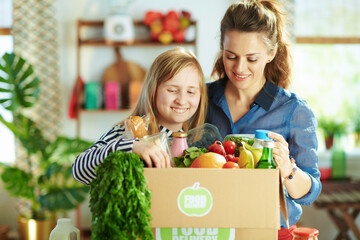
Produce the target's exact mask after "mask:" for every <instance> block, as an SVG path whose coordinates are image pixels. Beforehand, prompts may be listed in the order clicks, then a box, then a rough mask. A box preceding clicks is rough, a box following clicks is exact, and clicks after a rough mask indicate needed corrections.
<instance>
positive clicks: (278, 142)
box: [268, 132, 292, 177]
mask: <svg viewBox="0 0 360 240" xmlns="http://www.w3.org/2000/svg"><path fill="white" fill-rule="evenodd" d="M268 137H269V138H272V139H274V140H275V145H274V148H273V158H274V161H275V163H276V165H277V166H278V167H279V168H280V174H281V176H282V177H287V176H289V175H290V174H291V171H292V170H291V169H292V166H291V161H290V157H289V156H290V151H289V144H288V143H287V142H286V141H285V139H284V138H283V136H281V135H280V134H277V133H274V132H269V133H268Z"/></svg>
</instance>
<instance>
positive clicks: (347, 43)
mask: <svg viewBox="0 0 360 240" xmlns="http://www.w3.org/2000/svg"><path fill="white" fill-rule="evenodd" d="M359 10H360V1H358V0H343V1H337V0H318V1H312V0H295V17H294V33H295V36H296V44H295V46H294V49H293V51H292V53H293V59H294V65H293V66H294V69H293V70H294V74H293V76H294V79H293V83H292V85H291V89H290V90H292V91H294V92H296V93H298V94H299V95H301V96H302V97H303V98H305V99H306V100H307V102H308V103H309V105H310V107H311V108H312V110H313V111H314V113H315V115H316V116H317V118H319V117H320V116H325V117H328V118H333V119H335V120H336V121H340V122H344V123H346V124H347V126H348V130H350V131H352V126H353V124H354V121H353V119H355V117H356V114H358V115H359V114H360V113H359V106H358V103H359V102H360V95H359V92H360V68H359V63H360V24H359V22H360V15H359V14H358V12H359ZM350 131H349V132H350ZM319 144H320V146H321V144H322V142H319Z"/></svg>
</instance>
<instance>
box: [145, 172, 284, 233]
mask: <svg viewBox="0 0 360 240" xmlns="http://www.w3.org/2000/svg"><path fill="white" fill-rule="evenodd" d="M144 173H145V176H146V178H147V179H148V187H149V189H150V191H151V192H152V200H151V202H152V206H151V210H150V213H151V215H152V217H153V219H152V227H153V228H154V232H155V234H156V239H157V240H160V239H161V240H168V239H169V240H192V239H194V240H195V239H204V240H205V239H219V240H225V239H236V240H238V239H247V240H248V239H251V240H258V239H259V240H260V239H261V240H262V239H266V240H270V239H274V240H276V239H277V232H278V229H279V228H280V208H282V212H283V214H285V215H286V218H285V219H287V214H286V204H285V199H284V195H283V188H282V184H280V183H281V180H280V177H279V176H280V175H279V170H278V169H274V170H268V169H205V168H200V169H199V168H197V169H195V168H191V169H190V168H187V169H184V168H172V169H154V168H145V169H144ZM166 228H168V229H166ZM169 228H170V229H169ZM172 228H174V229H172ZM220 232H221V233H220ZM161 234H163V236H161ZM216 234H220V235H216ZM221 234H223V235H221ZM224 236H226V237H224ZM228 236H229V238H228Z"/></svg>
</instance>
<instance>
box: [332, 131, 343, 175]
mask: <svg viewBox="0 0 360 240" xmlns="http://www.w3.org/2000/svg"><path fill="white" fill-rule="evenodd" d="M331 178H332V179H344V178H346V154H345V151H344V149H343V147H342V146H341V135H340V134H335V136H334V145H333V147H332V150H331Z"/></svg>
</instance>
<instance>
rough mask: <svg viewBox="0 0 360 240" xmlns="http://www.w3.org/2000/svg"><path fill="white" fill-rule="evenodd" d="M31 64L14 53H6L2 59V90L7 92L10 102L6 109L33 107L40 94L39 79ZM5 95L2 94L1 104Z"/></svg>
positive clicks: (0, 62) (0, 65)
mask: <svg viewBox="0 0 360 240" xmlns="http://www.w3.org/2000/svg"><path fill="white" fill-rule="evenodd" d="M33 73H34V70H33V67H32V65H31V64H29V63H27V62H26V61H25V60H24V59H23V58H21V57H19V56H17V55H15V54H14V53H5V54H4V55H3V56H2V59H1V61H0V75H1V76H3V77H2V78H1V82H2V88H1V89H0V92H7V93H9V94H10V95H11V96H10V97H6V98H10V99H11V100H7V101H6V103H8V104H7V105H6V106H4V107H6V109H8V110H11V111H16V110H17V108H19V107H21V108H28V107H32V106H33V105H34V104H35V102H36V99H37V97H38V94H39V79H38V78H37V77H36V76H34V74H33ZM3 99H4V97H3V96H2V95H0V104H1V105H3V104H4V103H1V102H2V100H3Z"/></svg>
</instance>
